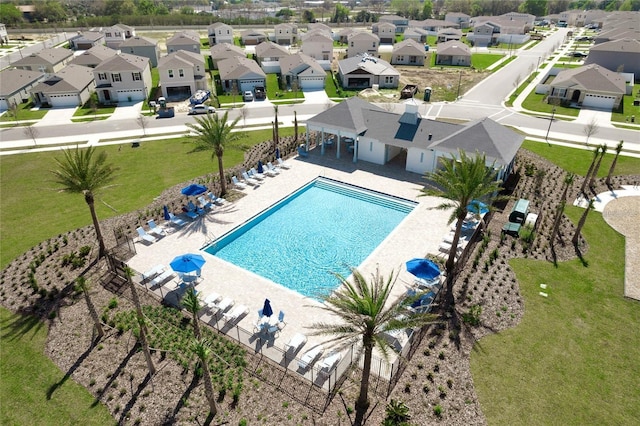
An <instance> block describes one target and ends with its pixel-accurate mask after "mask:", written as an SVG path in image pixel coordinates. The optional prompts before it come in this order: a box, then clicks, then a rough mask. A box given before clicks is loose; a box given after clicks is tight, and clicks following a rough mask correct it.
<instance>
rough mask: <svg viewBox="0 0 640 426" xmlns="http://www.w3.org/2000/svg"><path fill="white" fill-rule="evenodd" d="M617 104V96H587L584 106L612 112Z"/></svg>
mask: <svg viewBox="0 0 640 426" xmlns="http://www.w3.org/2000/svg"><path fill="white" fill-rule="evenodd" d="M615 102H616V98H615V96H605V95H585V96H584V100H583V101H582V106H587V107H591V108H600V109H607V110H611V109H613V105H614V104H615Z"/></svg>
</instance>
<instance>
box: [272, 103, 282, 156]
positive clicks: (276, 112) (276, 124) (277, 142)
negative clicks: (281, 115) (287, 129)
mask: <svg viewBox="0 0 640 426" xmlns="http://www.w3.org/2000/svg"><path fill="white" fill-rule="evenodd" d="M273 111H274V112H275V135H276V136H275V139H274V141H273V143H274V144H275V145H276V146H278V144H279V143H280V124H279V123H278V105H274V106H273Z"/></svg>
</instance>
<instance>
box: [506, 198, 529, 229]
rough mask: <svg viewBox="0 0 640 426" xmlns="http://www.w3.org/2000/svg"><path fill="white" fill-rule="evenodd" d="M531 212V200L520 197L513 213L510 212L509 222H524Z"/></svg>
mask: <svg viewBox="0 0 640 426" xmlns="http://www.w3.org/2000/svg"><path fill="white" fill-rule="evenodd" d="M528 214H529V200H525V199H524V198H520V199H519V200H518V202H516V205H515V206H513V209H512V210H511V213H510V214H509V222H513V223H519V224H522V223H524V220H525V219H526V217H527V215H528Z"/></svg>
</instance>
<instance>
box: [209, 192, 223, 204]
mask: <svg viewBox="0 0 640 426" xmlns="http://www.w3.org/2000/svg"><path fill="white" fill-rule="evenodd" d="M207 197H209V199H210V200H211V202H212V203H213V204H218V205H222V204H224V203H226V202H227V200H225V199H224V198H220V197H217V196H216V195H215V194H214V193H213V192H209V193H207Z"/></svg>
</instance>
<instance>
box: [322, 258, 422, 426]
mask: <svg viewBox="0 0 640 426" xmlns="http://www.w3.org/2000/svg"><path fill="white" fill-rule="evenodd" d="M351 273H352V281H353V282H351V281H349V280H347V278H345V277H344V276H342V275H340V274H336V276H337V277H338V279H339V280H340V284H341V285H340V287H339V289H338V290H337V291H335V292H333V293H331V294H329V295H327V296H325V297H324V304H323V305H322V307H321V308H320V309H323V310H325V311H328V312H330V313H332V314H334V315H335V316H336V317H337V318H339V322H337V323H336V322H332V323H322V322H320V323H314V324H313V325H311V328H312V329H314V330H315V331H314V332H313V334H314V335H324V336H332V338H331V339H330V340H329V343H335V344H336V345H337V349H338V350H342V349H344V348H346V347H350V346H353V345H355V344H356V343H357V342H361V343H362V349H361V352H359V353H358V354H357V357H358V358H359V357H360V356H362V355H364V362H363V368H362V379H361V381H360V393H359V396H358V400H357V401H356V406H355V409H356V413H355V420H354V422H353V424H354V425H355V426H361V425H362V424H363V423H364V420H365V416H366V413H367V410H368V408H369V376H370V374H371V360H372V354H373V348H374V347H377V348H378V350H379V351H380V353H381V354H382V355H383V356H384V357H385V358H388V356H389V352H390V351H391V350H392V347H393V346H392V344H391V343H390V342H389V340H387V339H386V338H385V336H384V335H385V333H386V332H389V331H394V330H402V329H405V328H412V327H420V326H423V325H425V324H428V323H431V322H433V320H434V316H433V315H431V314H428V313H413V312H412V311H410V310H409V309H407V306H408V305H407V300H402V299H395V300H391V299H390V295H391V291H392V290H393V286H394V285H395V282H396V280H397V278H398V276H397V274H395V275H394V273H393V272H391V274H390V275H389V277H388V278H386V279H385V278H384V277H382V276H381V275H380V273H379V271H376V273H375V275H372V280H371V282H367V280H366V279H365V278H364V276H362V274H361V273H360V272H359V271H358V270H357V269H356V268H352V269H351Z"/></svg>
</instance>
